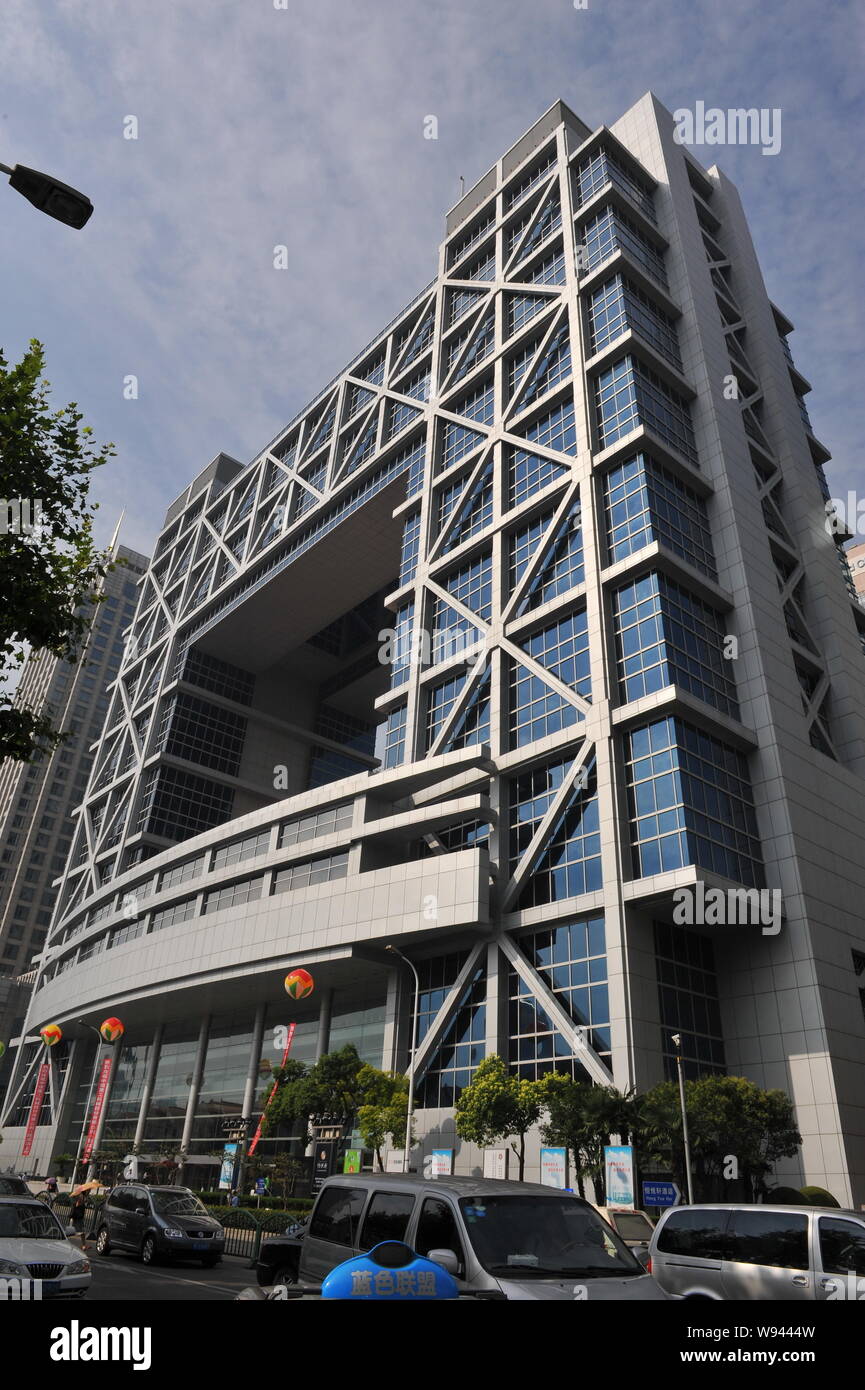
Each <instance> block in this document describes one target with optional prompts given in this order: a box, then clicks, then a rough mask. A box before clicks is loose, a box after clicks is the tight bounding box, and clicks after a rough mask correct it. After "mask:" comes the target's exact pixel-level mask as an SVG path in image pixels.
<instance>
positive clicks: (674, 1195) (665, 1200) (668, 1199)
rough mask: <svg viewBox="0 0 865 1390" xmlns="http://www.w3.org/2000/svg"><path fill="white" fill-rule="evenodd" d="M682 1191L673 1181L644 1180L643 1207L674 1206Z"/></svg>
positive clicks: (677, 1202) (676, 1204)
mask: <svg viewBox="0 0 865 1390" xmlns="http://www.w3.org/2000/svg"><path fill="white" fill-rule="evenodd" d="M681 1195H682V1193H681V1191H680V1190H679V1187H678V1186H677V1184H676V1183H674V1182H665V1181H661V1182H644V1183H643V1206H644V1207H676V1206H678V1205H679V1198H680V1197H681Z"/></svg>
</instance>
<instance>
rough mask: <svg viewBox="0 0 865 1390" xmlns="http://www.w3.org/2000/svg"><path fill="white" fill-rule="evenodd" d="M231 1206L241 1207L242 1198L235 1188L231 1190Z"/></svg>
mask: <svg viewBox="0 0 865 1390" xmlns="http://www.w3.org/2000/svg"><path fill="white" fill-rule="evenodd" d="M229 1205H230V1206H232V1207H239V1206H240V1197H239V1196H238V1195H237V1188H235V1187H233V1188H232V1189H231V1198H230V1201H229Z"/></svg>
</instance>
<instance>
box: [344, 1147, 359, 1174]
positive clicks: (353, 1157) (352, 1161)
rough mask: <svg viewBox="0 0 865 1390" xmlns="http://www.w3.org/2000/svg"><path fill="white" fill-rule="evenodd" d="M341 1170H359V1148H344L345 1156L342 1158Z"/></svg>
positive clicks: (355, 1171) (348, 1171)
mask: <svg viewBox="0 0 865 1390" xmlns="http://www.w3.org/2000/svg"><path fill="white" fill-rule="evenodd" d="M342 1171H343V1172H344V1173H359V1172H360V1149H346V1151H345V1158H344V1159H343V1160H342Z"/></svg>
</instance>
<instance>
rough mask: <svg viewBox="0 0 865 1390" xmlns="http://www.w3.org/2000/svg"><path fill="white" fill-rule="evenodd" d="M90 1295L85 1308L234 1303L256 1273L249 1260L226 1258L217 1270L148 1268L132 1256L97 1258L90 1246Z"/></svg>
mask: <svg viewBox="0 0 865 1390" xmlns="http://www.w3.org/2000/svg"><path fill="white" fill-rule="evenodd" d="M87 1258H88V1259H89V1260H90V1263H91V1268H92V1274H93V1278H92V1282H91V1285H90V1292H89V1293H88V1294H87V1295H86V1297H85V1298H84V1299H83V1301H82V1302H83V1304H87V1303H92V1302H98V1303H105V1302H112V1301H118V1302H120V1301H124V1300H126V1301H129V1300H134V1301H135V1302H136V1303H158V1302H168V1303H174V1302H178V1301H179V1302H184V1303H187V1302H195V1301H204V1302H207V1301H211V1302H214V1301H215V1302H223V1301H226V1300H227V1301H230V1300H231V1299H233V1298H234V1297H235V1296H236V1295H237V1294H239V1293H240V1291H241V1289H245V1288H246V1287H247V1285H249V1284H255V1283H256V1278H255V1270H253V1269H249V1267H248V1265H247V1261H246V1260H241V1259H236V1258H233V1257H232V1256H226V1257H224V1258H223V1260H222V1263H221V1264H218V1265H216V1267H215V1268H214V1269H202V1268H201V1266H200V1265H196V1264H193V1263H192V1261H190V1262H189V1263H188V1264H187V1263H183V1262H181V1263H180V1264H158V1265H149V1266H145V1265H143V1264H142V1263H141V1261H140V1260H138V1259H136V1258H135V1257H134V1256H132V1255H121V1254H113V1255H97V1253H96V1251H95V1250H94V1249H93V1247H92V1246H90V1247H89V1248H88V1250H87Z"/></svg>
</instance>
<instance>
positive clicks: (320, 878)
mask: <svg viewBox="0 0 865 1390" xmlns="http://www.w3.org/2000/svg"><path fill="white" fill-rule="evenodd" d="M347 873H348V850H343V851H342V853H340V854H330V855H325V856H323V857H322V858H321V859H311V860H308V861H307V862H306V863H304V864H291V865H289V867H288V868H286V869H280V870H279V871H278V872H277V873H275V874H274V876H273V892H274V893H287V892H294V890H295V889H297V888H311V887H313V886H314V885H315V884H317V883H330V882H331V881H332V880H333V879H338V878H345V876H346V874H347Z"/></svg>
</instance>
